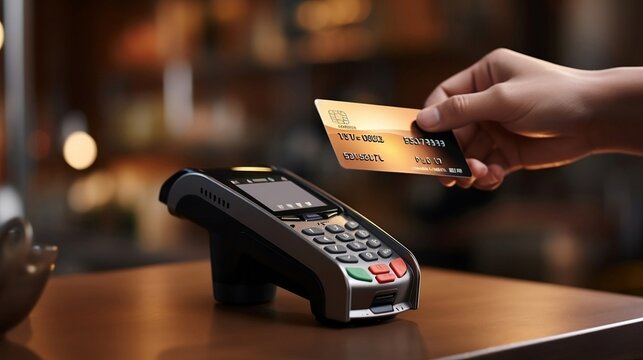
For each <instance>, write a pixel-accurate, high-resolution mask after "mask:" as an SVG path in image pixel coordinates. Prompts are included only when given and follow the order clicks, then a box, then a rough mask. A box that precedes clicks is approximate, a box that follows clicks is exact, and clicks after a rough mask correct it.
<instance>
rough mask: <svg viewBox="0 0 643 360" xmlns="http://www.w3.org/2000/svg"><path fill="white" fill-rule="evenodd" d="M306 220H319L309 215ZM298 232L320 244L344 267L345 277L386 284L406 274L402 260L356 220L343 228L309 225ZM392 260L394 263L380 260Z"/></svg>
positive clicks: (332, 225) (329, 225)
mask: <svg viewBox="0 0 643 360" xmlns="http://www.w3.org/2000/svg"><path fill="white" fill-rule="evenodd" d="M306 220H308V221H316V220H319V219H317V217H315V216H310V217H307V218H306ZM310 225H313V224H310ZM301 232H302V233H303V234H305V235H307V236H310V237H311V238H310V239H311V240H312V242H313V243H314V244H317V245H319V247H320V250H321V249H323V250H324V251H325V252H326V253H328V254H332V255H333V256H334V258H335V261H337V262H338V263H340V264H345V266H347V267H346V268H345V271H346V275H348V276H349V277H351V278H353V279H355V280H360V281H364V282H373V281H377V283H379V284H385V283H390V282H394V281H396V280H397V279H398V278H402V277H403V276H404V275H405V274H406V272H407V268H406V263H404V260H402V259H401V258H395V257H394V255H395V253H394V252H393V250H392V249H390V248H388V247H386V246H384V245H385V244H382V241H381V240H380V239H377V238H376V237H373V236H371V234H370V233H369V232H368V231H367V230H364V228H361V226H360V224H359V223H358V222H356V221H352V220H351V221H347V222H346V223H344V224H343V226H342V225H339V224H336V223H330V224H329V223H326V224H324V225H321V226H310V227H306V228H303V229H302V230H301ZM392 257H393V261H390V260H386V261H382V260H383V259H389V258H392ZM380 259H381V260H380ZM378 260H380V262H378ZM349 264H352V265H349ZM351 266H353V267H351ZM373 279H375V280H373Z"/></svg>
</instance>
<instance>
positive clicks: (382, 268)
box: [368, 264, 389, 275]
mask: <svg viewBox="0 0 643 360" xmlns="http://www.w3.org/2000/svg"><path fill="white" fill-rule="evenodd" d="M368 270H370V271H371V273H373V274H374V275H377V274H387V273H388V272H389V269H388V266H386V264H374V265H371V266H369V267H368Z"/></svg>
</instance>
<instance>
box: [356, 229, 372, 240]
mask: <svg viewBox="0 0 643 360" xmlns="http://www.w3.org/2000/svg"><path fill="white" fill-rule="evenodd" d="M355 236H357V237H358V238H360V239H366V238H368V237H369V236H371V234H369V233H368V231H366V230H357V231H355Z"/></svg>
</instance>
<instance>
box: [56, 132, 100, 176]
mask: <svg viewBox="0 0 643 360" xmlns="http://www.w3.org/2000/svg"><path fill="white" fill-rule="evenodd" d="M97 153H98V149H97V147H96V142H95V141H94V139H93V138H92V137H91V136H90V135H89V134H88V133H86V132H84V131H76V132H73V133H71V134H70V135H69V136H68V137H67V139H66V140H65V144H64V145H63V156H64V158H65V161H66V162H67V164H68V165H69V166H71V167H73V168H74V169H76V170H83V169H87V168H88V167H90V166H91V165H92V164H93V163H94V161H96V155H97Z"/></svg>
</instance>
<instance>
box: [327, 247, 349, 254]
mask: <svg viewBox="0 0 643 360" xmlns="http://www.w3.org/2000/svg"><path fill="white" fill-rule="evenodd" d="M324 250H326V251H327V252H329V253H331V254H343V253H345V252H346V248H345V247H343V246H342V245H328V246H324Z"/></svg>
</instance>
